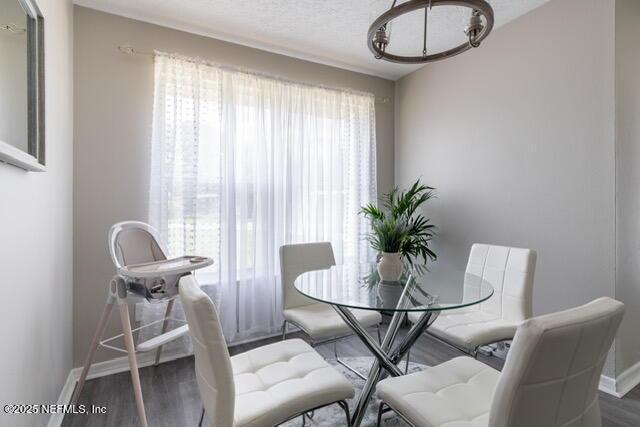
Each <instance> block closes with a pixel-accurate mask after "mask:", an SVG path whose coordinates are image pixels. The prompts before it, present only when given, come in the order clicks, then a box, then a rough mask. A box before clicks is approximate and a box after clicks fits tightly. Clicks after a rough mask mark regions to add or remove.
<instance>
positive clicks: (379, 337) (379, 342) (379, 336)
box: [376, 324, 382, 345]
mask: <svg viewBox="0 0 640 427" xmlns="http://www.w3.org/2000/svg"><path fill="white" fill-rule="evenodd" d="M376 329H377V332H378V344H380V345H382V335H380V325H379V324H378V326H377V327H376Z"/></svg>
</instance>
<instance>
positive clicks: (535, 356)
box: [489, 298, 624, 427]
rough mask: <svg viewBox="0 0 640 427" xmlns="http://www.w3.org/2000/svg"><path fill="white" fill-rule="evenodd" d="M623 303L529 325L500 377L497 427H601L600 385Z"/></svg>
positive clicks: (606, 302)
mask: <svg viewBox="0 0 640 427" xmlns="http://www.w3.org/2000/svg"><path fill="white" fill-rule="evenodd" d="M623 313H624V304H622V303H621V302H619V301H616V300H614V299H611V298H599V299H597V300H595V301H592V302H590V303H589V304H586V305H583V306H581V307H577V308H573V309H570V310H566V311H561V312H558V313H553V314H548V315H545V316H540V317H536V318H533V319H530V320H527V321H525V322H524V323H523V324H522V325H521V326H520V327H519V328H518V331H517V333H516V336H515V339H514V341H513V345H512V347H511V351H510V353H509V356H508V357H507V361H506V363H505V366H504V368H503V370H502V374H501V375H500V380H499V382H498V385H497V388H496V391H495V394H494V398H493V402H492V406H491V411H490V417H489V425H490V426H492V427H516V426H517V427H539V426H548V427H555V426H580V427H599V426H600V425H601V418H600V407H599V404H598V383H599V380H600V375H601V374H602V368H603V366H604V363H605V359H606V358H607V354H608V352H609V348H610V347H611V344H612V342H613V339H614V337H615V334H616V331H617V329H618V326H619V325H620V322H621V321H622V316H623Z"/></svg>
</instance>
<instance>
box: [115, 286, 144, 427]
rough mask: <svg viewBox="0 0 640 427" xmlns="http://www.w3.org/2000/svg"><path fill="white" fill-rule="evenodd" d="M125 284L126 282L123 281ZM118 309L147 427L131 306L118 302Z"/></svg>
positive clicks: (141, 422) (125, 301) (138, 404)
mask: <svg viewBox="0 0 640 427" xmlns="http://www.w3.org/2000/svg"><path fill="white" fill-rule="evenodd" d="M123 282H124V281H123ZM118 308H119V309H120V321H121V323H122V331H123V332H124V345H125V347H126V349H127V355H128V357H129V368H130V370H131V382H132V383H133V392H134V395H135V398H136V406H137V408H138V418H139V420H140V425H141V426H142V427H147V426H148V424H147V416H146V414H145V412H144V401H143V400H142V386H141V385H140V375H139V373H138V361H137V360H136V348H135V345H134V343H133V334H132V333H131V323H130V322H131V320H130V318H129V306H128V305H127V300H126V299H124V298H123V299H120V300H118Z"/></svg>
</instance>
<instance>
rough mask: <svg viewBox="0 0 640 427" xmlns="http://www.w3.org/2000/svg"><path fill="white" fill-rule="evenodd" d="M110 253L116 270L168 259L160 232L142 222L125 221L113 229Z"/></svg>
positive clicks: (110, 231)
mask: <svg viewBox="0 0 640 427" xmlns="http://www.w3.org/2000/svg"><path fill="white" fill-rule="evenodd" d="M109 253H110V254H111V260H112V261H113V264H114V265H115V266H116V268H122V267H126V266H128V265H133V264H142V263H146V262H153V261H163V260H166V259H167V256H166V255H165V254H166V252H165V251H164V249H163V248H162V246H161V245H160V239H159V237H158V232H157V231H156V230H155V228H153V227H151V226H150V225H149V224H146V223H144V222H140V221H123V222H119V223H117V224H114V225H113V226H112V227H111V229H110V230H109Z"/></svg>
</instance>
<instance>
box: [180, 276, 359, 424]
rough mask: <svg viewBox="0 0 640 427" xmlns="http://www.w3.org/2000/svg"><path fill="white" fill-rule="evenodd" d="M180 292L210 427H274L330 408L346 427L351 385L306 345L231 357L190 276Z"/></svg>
mask: <svg viewBox="0 0 640 427" xmlns="http://www.w3.org/2000/svg"><path fill="white" fill-rule="evenodd" d="M179 289H180V298H181V300H182V305H183V307H184V312H185V316H186V318H187V322H189V330H190V332H191V338H192V341H193V352H194V355H195V370H196V380H197V382H198V387H199V389H200V396H201V397H202V402H203V405H204V408H205V412H206V414H207V416H208V418H209V423H210V425H211V426H215V427H245V426H246V427H273V426H276V425H278V424H281V423H283V422H285V421H287V420H289V419H292V418H295V417H296V416H300V415H302V414H304V413H305V412H308V411H311V410H313V409H316V408H320V407H323V406H327V405H330V404H333V403H338V404H339V405H340V406H341V407H342V408H343V409H344V411H345V414H346V419H347V425H350V423H349V421H348V420H349V409H348V406H347V403H346V399H349V398H351V397H353V395H354V388H353V385H352V384H351V383H350V382H349V381H348V380H347V379H346V378H345V377H344V376H342V374H340V373H339V372H338V371H336V370H335V369H334V368H332V367H331V366H330V365H329V364H328V363H327V362H326V361H325V360H324V359H323V358H322V357H321V356H320V355H319V354H318V353H317V352H316V351H315V350H313V349H312V348H311V347H310V346H309V345H308V344H307V343H305V342H304V341H302V340H300V339H294V340H286V341H280V342H277V343H275V344H270V345H266V346H264V347H259V348H256V349H254V350H251V351H248V352H246V353H242V354H239V355H236V356H233V357H229V352H228V350H227V344H226V342H225V339H224V336H223V334H222V328H221V327H220V322H219V321H218V314H217V312H216V308H215V305H214V304H213V302H212V301H211V299H210V298H209V297H208V296H207V294H205V293H204V292H203V291H202V290H201V289H200V287H199V286H198V283H197V282H196V280H195V279H194V278H193V276H192V275H189V276H184V277H183V278H182V279H180V283H179ZM303 416H304V415H303ZM201 422H202V420H201Z"/></svg>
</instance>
